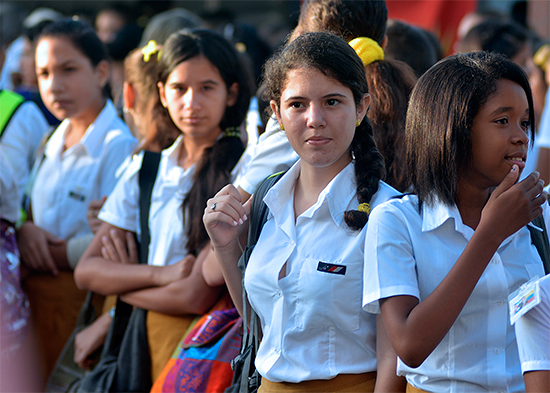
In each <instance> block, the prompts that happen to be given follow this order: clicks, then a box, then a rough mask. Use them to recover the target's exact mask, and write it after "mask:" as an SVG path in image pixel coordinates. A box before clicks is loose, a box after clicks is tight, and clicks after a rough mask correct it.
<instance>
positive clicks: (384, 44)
mask: <svg viewBox="0 0 550 393" xmlns="http://www.w3.org/2000/svg"><path fill="white" fill-rule="evenodd" d="M386 45H388V36H387V35H386V34H384V38H382V43H381V44H380V47H381V48H382V50H384V49H386Z"/></svg>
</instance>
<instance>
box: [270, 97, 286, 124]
mask: <svg viewBox="0 0 550 393" xmlns="http://www.w3.org/2000/svg"><path fill="white" fill-rule="evenodd" d="M269 106H270V107H271V110H272V111H273V114H274V115H275V117H276V118H277V121H278V122H279V124H282V123H283V118H282V117H281V111H280V110H279V105H277V102H275V101H274V100H271V101H270V102H269Z"/></svg>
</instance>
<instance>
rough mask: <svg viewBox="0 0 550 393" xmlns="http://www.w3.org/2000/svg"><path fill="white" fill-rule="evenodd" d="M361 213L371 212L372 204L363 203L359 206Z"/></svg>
mask: <svg viewBox="0 0 550 393" xmlns="http://www.w3.org/2000/svg"><path fill="white" fill-rule="evenodd" d="M357 210H359V211H360V212H361V213H366V214H370V210H371V209H370V205H369V204H368V203H361V204H360V205H359V207H358V208H357Z"/></svg>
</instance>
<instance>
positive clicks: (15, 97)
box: [0, 90, 25, 136]
mask: <svg viewBox="0 0 550 393" xmlns="http://www.w3.org/2000/svg"><path fill="white" fill-rule="evenodd" d="M24 101H25V99H24V98H23V96H21V95H20V94H17V93H14V92H13V91H9V90H1V91H0V136H1V135H2V132H3V131H4V129H5V128H6V125H7V124H8V122H9V121H10V119H11V117H12V115H13V113H14V112H15V111H16V110H17V108H19V105H21V104H22V103H23V102H24Z"/></svg>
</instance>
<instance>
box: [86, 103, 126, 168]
mask: <svg viewBox="0 0 550 393" xmlns="http://www.w3.org/2000/svg"><path fill="white" fill-rule="evenodd" d="M117 116H118V115H117V113H116V109H115V106H114V105H113V103H112V102H111V100H107V102H106V103H105V106H104V107H103V109H102V110H101V112H99V115H98V116H97V118H96V119H95V120H94V122H93V123H92V124H90V126H89V127H88V129H87V130H86V133H85V134H84V136H83V137H82V139H81V140H80V144H81V145H82V147H83V148H84V150H86V152H87V153H88V154H89V155H90V156H92V157H94V158H98V157H99V156H100V154H101V150H102V148H101V147H102V145H103V141H104V139H105V134H106V132H107V131H108V130H109V126H110V125H111V123H112V122H113V121H114V120H115V119H116V117H117Z"/></svg>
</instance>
